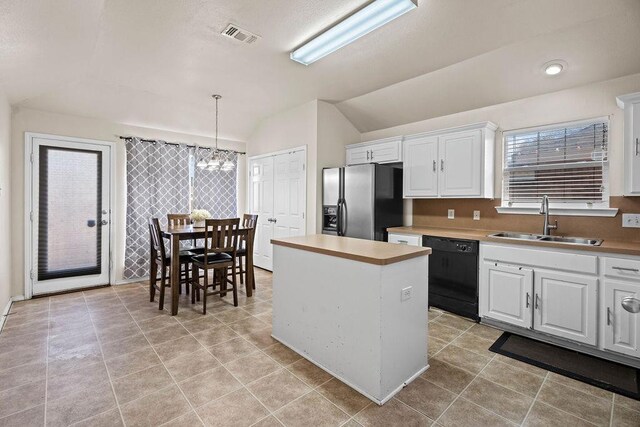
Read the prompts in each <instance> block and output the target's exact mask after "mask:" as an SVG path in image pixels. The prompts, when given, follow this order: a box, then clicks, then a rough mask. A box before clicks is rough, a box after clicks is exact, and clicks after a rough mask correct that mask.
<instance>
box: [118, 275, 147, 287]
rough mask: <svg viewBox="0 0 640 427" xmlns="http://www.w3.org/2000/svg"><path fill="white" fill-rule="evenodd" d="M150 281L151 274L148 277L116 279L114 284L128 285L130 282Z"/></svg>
mask: <svg viewBox="0 0 640 427" xmlns="http://www.w3.org/2000/svg"><path fill="white" fill-rule="evenodd" d="M148 281H149V276H147V277H137V278H135V279H122V280H116V281H115V283H114V284H113V285H114V286H119V285H128V284H130V283H136V282H148Z"/></svg>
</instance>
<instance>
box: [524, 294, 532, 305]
mask: <svg viewBox="0 0 640 427" xmlns="http://www.w3.org/2000/svg"><path fill="white" fill-rule="evenodd" d="M530 300H531V296H530V295H529V292H527V302H526V306H525V308H529V306H530V305H531V302H530Z"/></svg>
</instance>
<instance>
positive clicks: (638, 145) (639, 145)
mask: <svg viewBox="0 0 640 427" xmlns="http://www.w3.org/2000/svg"><path fill="white" fill-rule="evenodd" d="M638 154H640V138H636V156H637V155H638Z"/></svg>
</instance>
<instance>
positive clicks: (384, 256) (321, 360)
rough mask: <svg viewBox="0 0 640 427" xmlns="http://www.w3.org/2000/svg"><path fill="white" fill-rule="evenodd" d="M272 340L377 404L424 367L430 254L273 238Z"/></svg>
mask: <svg viewBox="0 0 640 427" xmlns="http://www.w3.org/2000/svg"><path fill="white" fill-rule="evenodd" d="M271 242H272V243H273V337H274V338H275V339H277V340H278V341H280V342H282V343H283V344H284V345H286V346H287V347H289V348H291V349H292V350H294V351H296V352H297V353H299V354H300V355H302V356H303V357H305V358H306V359H308V360H309V361H311V362H313V363H314V364H316V365H317V366H319V367H320V368H322V369H324V370H325V371H327V372H329V373H331V374H332V375H333V376H335V377H336V378H338V379H340V380H341V381H342V382H344V383H345V384H347V385H349V386H350V387H352V388H353V389H355V390H357V391H359V392H360V393H362V394H363V395H365V396H367V397H368V398H370V399H371V400H373V401H374V402H376V403H378V404H380V405H381V404H383V403H384V402H386V401H387V400H389V399H390V398H391V397H392V396H393V395H394V394H395V393H397V392H398V391H400V390H401V389H402V388H403V387H404V386H405V385H406V384H407V383H409V382H411V381H412V380H413V379H415V378H416V377H417V376H419V375H420V374H421V373H422V372H424V371H425V370H426V369H427V367H428V363H427V333H428V331H427V306H428V301H427V298H428V255H429V254H430V253H431V249H429V248H420V247H413V246H403V245H395V244H391V243H386V242H376V241H370V240H362V239H353V238H349V237H338V236H330V235H320V234H318V235H309V236H298V237H291V238H284V239H273V240H272V241H271Z"/></svg>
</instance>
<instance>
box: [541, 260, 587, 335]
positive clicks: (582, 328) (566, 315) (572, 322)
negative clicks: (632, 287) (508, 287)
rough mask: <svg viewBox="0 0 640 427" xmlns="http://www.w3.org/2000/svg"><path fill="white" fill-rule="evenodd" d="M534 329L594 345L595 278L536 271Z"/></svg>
mask: <svg viewBox="0 0 640 427" xmlns="http://www.w3.org/2000/svg"><path fill="white" fill-rule="evenodd" d="M534 288H535V296H534V302H533V304H534V310H535V315H534V326H533V328H534V329H535V330H538V331H540V332H546V333H548V334H551V335H556V336H558V337H562V338H567V339H570V340H573V341H578V342H582V343H585V344H591V345H595V344H596V325H597V318H598V316H597V308H598V304H597V301H596V298H597V292H598V279H596V278H592V277H585V276H581V275H578V274H572V273H558V272H555V271H545V270H536V278H535V285H534Z"/></svg>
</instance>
